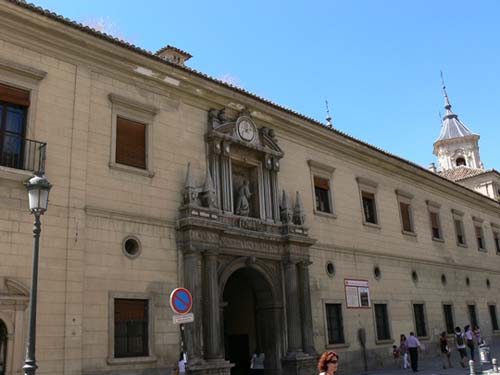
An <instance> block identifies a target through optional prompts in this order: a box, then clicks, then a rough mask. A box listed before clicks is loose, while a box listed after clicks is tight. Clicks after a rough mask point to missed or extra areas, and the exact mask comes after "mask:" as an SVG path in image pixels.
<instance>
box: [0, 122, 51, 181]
mask: <svg viewBox="0 0 500 375" xmlns="http://www.w3.org/2000/svg"><path fill="white" fill-rule="evenodd" d="M46 148H47V143H44V142H39V141H34V140H31V139H27V138H23V137H21V136H19V135H18V134H14V133H9V132H3V131H0V166H2V167H8V168H14V169H22V170H25V171H32V172H34V173H43V172H44V171H45V152H46Z"/></svg>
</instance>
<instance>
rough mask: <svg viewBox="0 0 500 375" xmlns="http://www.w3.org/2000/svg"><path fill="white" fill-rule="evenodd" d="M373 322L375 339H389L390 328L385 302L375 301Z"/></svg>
mask: <svg viewBox="0 0 500 375" xmlns="http://www.w3.org/2000/svg"><path fill="white" fill-rule="evenodd" d="M374 307H375V324H376V326H377V340H380V341H382V340H390V339H391V330H390V327H389V315H388V313H387V304H385V303H375V304H374Z"/></svg>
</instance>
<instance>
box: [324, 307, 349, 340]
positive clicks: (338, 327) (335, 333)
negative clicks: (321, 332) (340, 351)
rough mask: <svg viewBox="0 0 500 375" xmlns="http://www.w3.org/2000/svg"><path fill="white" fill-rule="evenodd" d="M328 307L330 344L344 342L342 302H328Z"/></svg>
mask: <svg viewBox="0 0 500 375" xmlns="http://www.w3.org/2000/svg"><path fill="white" fill-rule="evenodd" d="M325 309H326V326H327V330H328V344H329V345H334V344H343V343H345V340H344V326H343V324H344V323H343V321H342V304H340V303H327V304H326V305H325Z"/></svg>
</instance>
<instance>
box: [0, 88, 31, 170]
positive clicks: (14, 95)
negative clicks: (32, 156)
mask: <svg viewBox="0 0 500 375" xmlns="http://www.w3.org/2000/svg"><path fill="white" fill-rule="evenodd" d="M29 96H30V93H29V91H25V90H21V89H18V88H15V87H10V86H7V85H2V84H0V165H1V166H4V167H9V168H16V169H24V168H23V165H24V151H25V150H24V137H25V130H26V129H25V128H26V116H27V112H28V107H29V105H30V100H29Z"/></svg>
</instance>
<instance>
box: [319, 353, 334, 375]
mask: <svg viewBox="0 0 500 375" xmlns="http://www.w3.org/2000/svg"><path fill="white" fill-rule="evenodd" d="M338 365H339V355H338V354H337V353H335V352H324V353H323V354H321V357H320V358H319V362H318V371H319V375H335V373H336V372H337V368H338Z"/></svg>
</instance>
